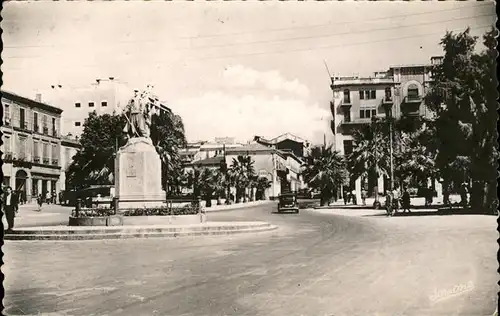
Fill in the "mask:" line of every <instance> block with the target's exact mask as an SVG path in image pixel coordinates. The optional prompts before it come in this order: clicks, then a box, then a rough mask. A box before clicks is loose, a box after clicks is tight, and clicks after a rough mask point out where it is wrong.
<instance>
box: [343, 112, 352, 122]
mask: <svg viewBox="0 0 500 316" xmlns="http://www.w3.org/2000/svg"><path fill="white" fill-rule="evenodd" d="M350 121H351V111H350V110H348V109H346V110H344V122H350Z"/></svg>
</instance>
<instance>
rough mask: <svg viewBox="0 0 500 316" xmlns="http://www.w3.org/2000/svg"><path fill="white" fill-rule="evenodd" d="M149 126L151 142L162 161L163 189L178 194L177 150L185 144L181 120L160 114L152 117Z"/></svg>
mask: <svg viewBox="0 0 500 316" xmlns="http://www.w3.org/2000/svg"><path fill="white" fill-rule="evenodd" d="M151 125H152V126H151V140H152V141H153V145H154V146H155V147H156V151H157V152H158V154H159V155H160V158H161V161H162V175H163V177H162V182H163V187H164V189H165V190H166V191H167V192H172V191H176V192H175V193H179V188H180V187H181V183H180V178H181V176H182V174H183V166H182V162H181V159H180V156H179V150H180V149H181V148H184V147H185V146H186V144H187V141H186V137H185V134H184V124H183V123H182V119H181V117H180V116H179V115H175V114H173V113H172V112H162V114H160V115H155V116H153V118H152V124H151Z"/></svg>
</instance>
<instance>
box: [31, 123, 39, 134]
mask: <svg viewBox="0 0 500 316" xmlns="http://www.w3.org/2000/svg"><path fill="white" fill-rule="evenodd" d="M39 127H40V126H38V124H34V125H33V131H34V132H36V133H38V132H39V130H40V129H39Z"/></svg>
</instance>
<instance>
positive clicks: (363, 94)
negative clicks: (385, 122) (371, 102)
mask: <svg viewBox="0 0 500 316" xmlns="http://www.w3.org/2000/svg"><path fill="white" fill-rule="evenodd" d="M359 99H360V100H364V99H365V92H364V91H362V90H360V91H359Z"/></svg>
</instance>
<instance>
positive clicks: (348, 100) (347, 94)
mask: <svg viewBox="0 0 500 316" xmlns="http://www.w3.org/2000/svg"><path fill="white" fill-rule="evenodd" d="M344 103H351V94H350V92H349V89H345V90H344Z"/></svg>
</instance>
